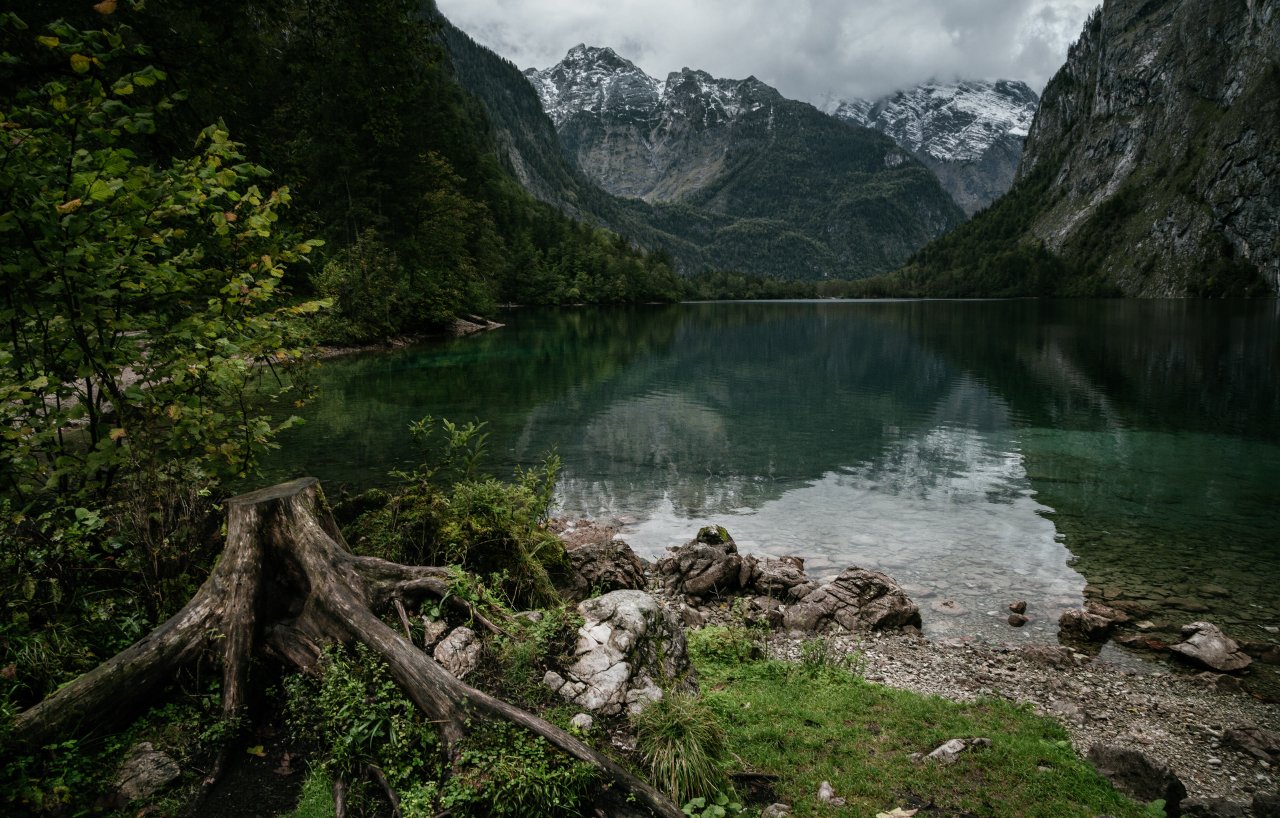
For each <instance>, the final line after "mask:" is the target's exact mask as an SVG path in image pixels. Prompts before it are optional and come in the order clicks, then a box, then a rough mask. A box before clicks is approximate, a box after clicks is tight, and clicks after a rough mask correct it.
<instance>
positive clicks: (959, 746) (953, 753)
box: [916, 738, 991, 764]
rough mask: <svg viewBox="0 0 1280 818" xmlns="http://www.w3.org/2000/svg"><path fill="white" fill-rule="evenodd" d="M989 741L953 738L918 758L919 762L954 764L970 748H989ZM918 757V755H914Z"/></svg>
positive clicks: (987, 739) (985, 739) (984, 739)
mask: <svg viewBox="0 0 1280 818" xmlns="http://www.w3.org/2000/svg"><path fill="white" fill-rule="evenodd" d="M990 746H991V739H989V738H953V739H951V740H950V741H947V742H945V743H944V744H942V745H941V746H939V747H937V748H936V749H934V751H933V752H931V753H929V754H928V755H926V756H923V757H921V758H920V761H934V762H937V763H938V764H954V763H955V762H956V761H957V760H958V759H959V758H960V754H961V753H963V752H964V751H965V750H968V749H969V748H971V747H990ZM916 755H917V756H919V754H918V753H917V754H916Z"/></svg>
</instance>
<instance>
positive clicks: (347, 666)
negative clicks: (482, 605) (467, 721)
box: [285, 646, 440, 790]
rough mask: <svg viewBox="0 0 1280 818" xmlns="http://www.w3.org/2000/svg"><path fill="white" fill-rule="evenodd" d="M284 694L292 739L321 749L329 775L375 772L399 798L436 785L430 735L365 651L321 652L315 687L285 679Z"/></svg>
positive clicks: (302, 679)
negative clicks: (422, 783)
mask: <svg viewBox="0 0 1280 818" xmlns="http://www.w3.org/2000/svg"><path fill="white" fill-rule="evenodd" d="M285 689H286V692H287V694H288V703H287V707H286V712H287V715H288V720H289V726H290V728H291V729H292V730H293V733H294V736H295V738H296V739H298V740H299V741H305V742H311V743H314V744H315V745H317V746H319V747H320V748H321V749H320V763H321V764H322V765H323V768H324V769H325V770H329V771H332V774H333V775H347V774H350V773H351V772H352V771H353V770H355V769H356V767H357V766H358V765H360V764H373V765H374V766H376V767H378V768H380V769H381V770H382V771H383V772H384V773H386V776H387V780H388V781H389V782H390V783H391V785H392V786H393V787H395V788H396V789H397V790H408V789H409V788H411V787H412V786H413V785H414V784H415V783H417V782H418V781H419V780H422V779H433V778H438V777H439V772H440V771H439V769H438V766H437V764H438V761H437V760H438V757H439V750H438V744H437V738H436V734H435V730H434V729H433V728H432V727H431V725H430V723H428V722H427V721H426V720H425V718H424V717H423V715H422V712H421V711H420V710H419V709H418V708H417V706H416V705H414V703H413V702H412V701H410V700H409V699H408V697H406V696H405V695H404V694H403V693H402V692H400V689H399V687H397V686H396V684H395V682H394V681H393V680H392V679H391V675H390V672H389V671H388V670H387V668H386V665H385V663H383V662H382V661H381V660H380V659H378V658H377V657H376V656H375V655H374V654H373V653H372V652H371V651H370V650H369V649H367V648H365V647H364V646H357V647H356V649H355V651H354V653H353V654H346V653H343V652H342V651H341V650H337V649H331V650H329V651H327V652H326V653H325V659H324V662H323V664H322V672H321V675H320V678H319V679H315V678H312V677H311V676H305V675H296V676H291V677H290V678H289V679H288V680H286V682H285Z"/></svg>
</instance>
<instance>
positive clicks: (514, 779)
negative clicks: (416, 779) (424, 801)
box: [440, 724, 596, 818]
mask: <svg viewBox="0 0 1280 818" xmlns="http://www.w3.org/2000/svg"><path fill="white" fill-rule="evenodd" d="M595 781H596V772H595V769H594V768H593V767H592V766H591V765H589V764H584V763H582V762H580V761H575V760H573V759H571V758H569V757H568V756H566V755H564V754H563V753H561V752H559V751H558V750H556V749H555V748H554V747H552V746H551V745H550V744H548V743H547V741H546V740H545V739H543V738H541V737H540V736H535V735H534V734H532V733H530V732H528V731H527V730H523V729H521V728H519V727H516V726H514V725H510V724H487V725H474V726H473V729H472V731H471V734H470V735H469V736H467V738H466V739H465V741H464V743H463V748H462V752H461V753H459V755H458V761H457V764H456V765H455V767H454V773H453V776H452V777H450V779H449V780H448V782H446V783H445V785H444V789H443V792H442V794H441V799H440V806H441V807H442V808H443V810H444V811H445V812H447V813H448V814H451V815H455V816H475V817H476V818H480V817H481V816H483V817H484V818H560V816H566V817H567V816H571V815H577V814H579V810H578V807H579V805H580V804H581V803H582V801H583V799H584V798H585V796H586V794H587V791H588V789H589V788H590V787H591V785H592V784H593V783H594V782H595Z"/></svg>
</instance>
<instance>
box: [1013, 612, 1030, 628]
mask: <svg viewBox="0 0 1280 818" xmlns="http://www.w3.org/2000/svg"><path fill="white" fill-rule="evenodd" d="M1030 621H1031V620H1030V619H1029V618H1028V617H1027V616H1025V615H1024V614H1020V613H1011V614H1009V624H1010V625H1012V626H1013V627H1015V628H1021V627H1022V626H1023V625H1025V624H1027V623H1028V622H1030Z"/></svg>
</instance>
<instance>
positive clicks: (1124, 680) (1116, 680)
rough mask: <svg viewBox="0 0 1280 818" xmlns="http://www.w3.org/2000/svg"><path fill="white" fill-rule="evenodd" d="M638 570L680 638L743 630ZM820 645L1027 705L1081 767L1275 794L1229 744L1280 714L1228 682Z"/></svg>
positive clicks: (728, 603) (906, 674)
mask: <svg viewBox="0 0 1280 818" xmlns="http://www.w3.org/2000/svg"><path fill="white" fill-rule="evenodd" d="M551 528H552V530H553V531H554V532H555V533H556V534H557V536H559V537H560V538H561V540H562V541H563V542H565V545H566V547H567V548H568V549H570V550H576V549H577V548H581V547H584V546H591V545H598V544H603V543H606V542H608V543H620V544H622V545H625V541H624V540H622V538H621V536H620V535H619V534H618V527H617V526H613V525H607V524H599V523H595V522H593V521H590V520H568V519H565V518H559V519H556V520H554V521H553V523H552V526H551ZM730 542H731V541H730ZM626 547H627V550H628V551H629V550H630V547H629V546H626ZM644 566H645V571H644V574H645V579H646V586H647V587H646V589H645V590H647V591H648V592H649V593H650V594H652V595H653V596H654V597H655V598H656V599H658V600H659V602H660V603H661V604H662V605H663V606H664V607H666V608H667V609H669V610H670V611H671V612H672V613H673V614H674V615H675V616H676V617H677V619H678V620H679V621H681V622H682V623H684V628H685V630H686V631H689V630H694V629H697V628H700V627H705V626H708V625H716V626H726V627H742V626H743V625H744V616H743V613H742V606H740V605H735V604H734V602H735V599H750V595H749V594H747V595H746V596H738V597H734V596H732V595H731V594H730V595H722V596H719V597H711V598H707V599H703V600H700V601H697V602H696V603H695V601H694V600H692V599H691V598H689V597H686V596H685V595H684V594H683V593H681V592H679V591H676V590H674V589H673V588H672V587H671V586H670V585H669V584H668V583H665V582H664V577H663V576H662V574H661V573H660V571H659V569H658V563H656V562H645V563H644ZM801 570H802V571H803V569H801ZM690 603H694V604H690ZM926 611H927V608H926V609H925V610H923V611H922V613H924V612H926ZM812 638H814V634H798V633H788V632H787V631H786V630H785V629H775V628H770V629H769V631H768V637H767V642H766V645H765V647H766V656H767V658H772V659H781V660H786V661H797V660H799V659H800V658H801V655H802V654H801V649H802V645H803V644H804V643H805V642H806V641H807V640H809V639H812ZM820 638H825V639H826V640H827V641H828V642H829V644H831V645H833V646H834V647H835V648H836V649H837V650H838V651H839V652H840V653H841V654H845V655H855V656H857V657H859V662H858V663H859V665H860V666H861V668H862V670H861V675H862V677H863V678H864V679H865V680H866V681H867V682H870V683H874V684H880V685H885V686H887V687H892V688H896V689H901V690H907V691H911V692H914V693H918V694H923V695H933V696H939V697H942V698H945V699H950V700H953V701H958V702H972V701H975V700H979V699H983V698H991V697H995V698H1003V699H1006V700H1009V701H1012V702H1016V703H1021V704H1025V705H1027V706H1029V707H1031V708H1032V709H1034V711H1035V712H1037V713H1038V714H1040V715H1044V716H1048V717H1050V718H1053V719H1054V720H1056V721H1057V722H1059V723H1060V724H1061V725H1062V726H1063V727H1064V728H1065V729H1066V731H1067V732H1068V734H1069V735H1070V738H1071V743H1072V746H1073V748H1074V749H1075V751H1076V752H1077V754H1078V755H1079V756H1080V757H1081V758H1086V757H1087V755H1088V753H1089V750H1090V748H1092V747H1093V746H1095V745H1098V744H1106V745H1115V746H1123V747H1127V748H1132V749H1135V750H1137V751H1139V752H1142V753H1144V754H1146V755H1148V756H1150V757H1151V758H1153V759H1155V760H1157V761H1159V762H1163V763H1164V764H1167V765H1168V766H1169V767H1170V768H1171V769H1172V770H1173V771H1174V773H1175V774H1176V775H1177V776H1178V778H1179V779H1180V780H1181V781H1182V783H1183V784H1184V785H1185V786H1186V789H1187V798H1188V799H1208V800H1213V799H1226V800H1229V801H1231V802H1234V803H1237V804H1239V805H1241V806H1242V808H1245V809H1247V805H1248V804H1249V803H1250V802H1251V801H1252V799H1253V797H1254V795H1255V794H1269V793H1275V792H1276V791H1277V783H1278V782H1280V765H1276V764H1274V763H1273V762H1274V758H1273V759H1272V761H1271V762H1268V761H1264V760H1262V759H1261V758H1258V757H1255V756H1254V755H1251V754H1249V753H1248V752H1246V751H1245V750H1244V749H1242V748H1241V747H1239V746H1233V744H1232V740H1231V739H1232V737H1231V736H1229V735H1228V733H1229V731H1232V730H1235V729H1241V728H1260V729H1262V730H1267V731H1272V732H1276V733H1280V703H1278V702H1274V701H1271V702H1268V701H1264V700H1262V698H1261V697H1255V696H1252V695H1250V694H1249V693H1247V692H1246V691H1245V690H1244V687H1243V685H1242V684H1241V682H1240V678H1239V677H1238V676H1235V675H1227V674H1217V673H1213V672H1201V673H1196V671H1195V670H1193V669H1191V668H1186V669H1184V668H1182V667H1181V666H1179V665H1175V664H1173V663H1172V662H1171V661H1170V660H1168V659H1166V658H1165V657H1164V655H1162V654H1159V653H1150V654H1148V653H1145V652H1138V651H1133V650H1125V649H1124V648H1122V647H1120V646H1119V645H1117V646H1116V647H1114V648H1111V650H1112V651H1114V650H1119V651H1121V654H1118V655H1120V656H1123V657H1124V658H1126V659H1129V658H1130V657H1132V660H1131V661H1125V662H1124V663H1123V664H1121V663H1117V662H1115V661H1112V658H1113V657H1110V656H1109V654H1110V652H1111V651H1106V652H1102V651H1100V652H1098V653H1094V654H1093V655H1088V654H1085V653H1081V652H1078V651H1077V650H1074V649H1073V648H1071V647H1068V646H1065V645H1062V644H1057V643H1052V644H1049V643H1042V642H1037V643H1032V644H1027V643H1021V644H1013V643H990V642H984V641H973V640H970V639H967V638H957V637H946V638H942V639H930V638H927V637H925V636H924V635H923V634H922V633H919V632H916V633H910V632H908V633H903V632H900V631H899V632H887V631H871V632H869V633H850V632H848V631H842V632H839V631H838V632H836V633H830V634H826V635H823V636H821V637H820ZM1110 644H1111V643H1110V641H1108V642H1107V645H1108V646H1109V645H1110ZM1184 803H1185V802H1184ZM1240 814H1243V812H1242V813H1240Z"/></svg>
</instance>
